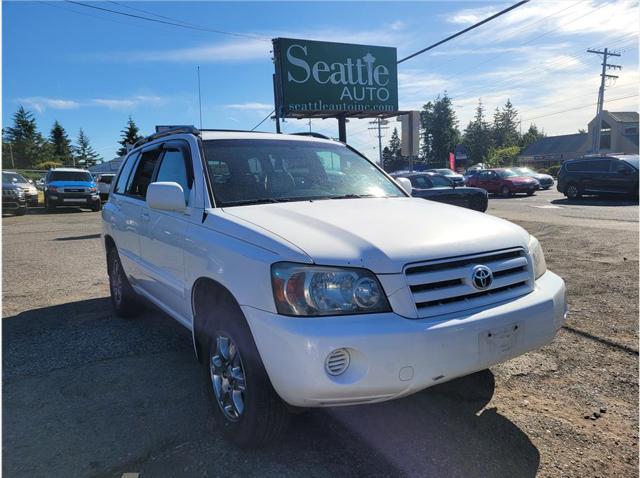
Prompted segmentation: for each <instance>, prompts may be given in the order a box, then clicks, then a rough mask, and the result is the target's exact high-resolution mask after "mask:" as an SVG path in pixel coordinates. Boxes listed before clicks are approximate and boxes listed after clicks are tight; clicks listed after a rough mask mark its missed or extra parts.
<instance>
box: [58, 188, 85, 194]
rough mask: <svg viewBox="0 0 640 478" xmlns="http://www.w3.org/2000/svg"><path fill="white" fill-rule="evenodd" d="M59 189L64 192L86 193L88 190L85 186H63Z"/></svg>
mask: <svg viewBox="0 0 640 478" xmlns="http://www.w3.org/2000/svg"><path fill="white" fill-rule="evenodd" d="M59 191H60V192H63V193H86V192H87V191H86V190H85V188H63V189H61V190H59Z"/></svg>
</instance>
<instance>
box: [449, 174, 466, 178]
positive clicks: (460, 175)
mask: <svg viewBox="0 0 640 478" xmlns="http://www.w3.org/2000/svg"><path fill="white" fill-rule="evenodd" d="M445 177H447V178H449V179H464V177H463V176H462V174H450V175H449V176H445Z"/></svg>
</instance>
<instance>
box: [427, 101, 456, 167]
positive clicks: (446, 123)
mask: <svg viewBox="0 0 640 478" xmlns="http://www.w3.org/2000/svg"><path fill="white" fill-rule="evenodd" d="M420 120H421V123H422V124H421V126H422V129H423V134H422V138H423V141H424V142H423V147H422V151H423V158H424V159H426V161H427V162H428V163H433V164H434V165H436V166H444V167H446V166H447V164H448V158H449V153H450V152H453V150H454V148H455V146H456V144H458V143H459V142H460V131H459V130H458V118H457V117H456V113H455V111H454V110H453V105H452V103H451V98H449V96H448V95H447V93H446V92H445V93H444V95H443V96H442V97H440V96H438V97H437V98H436V99H435V101H434V102H433V103H427V104H426V105H424V107H423V109H422V114H421V115H420Z"/></svg>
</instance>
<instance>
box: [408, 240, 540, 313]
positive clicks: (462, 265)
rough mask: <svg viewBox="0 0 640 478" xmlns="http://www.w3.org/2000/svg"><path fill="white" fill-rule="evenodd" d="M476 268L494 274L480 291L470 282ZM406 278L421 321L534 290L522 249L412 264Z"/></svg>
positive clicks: (527, 262) (511, 297)
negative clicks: (490, 281) (488, 284)
mask: <svg viewBox="0 0 640 478" xmlns="http://www.w3.org/2000/svg"><path fill="white" fill-rule="evenodd" d="M478 265H484V266H487V267H488V268H489V269H491V271H492V273H493V282H492V283H491V285H490V286H489V287H488V288H486V289H482V290H480V289H478V288H476V287H475V286H474V285H473V282H472V274H473V269H474V268H475V267H476V266H478ZM405 275H406V277H407V282H408V284H409V288H410V289H411V293H412V295H413V299H414V301H415V304H416V309H417V311H418V317H420V318H424V317H433V316H436V315H442V314H448V313H452V312H458V311H461V310H467V309H473V308H475V307H483V306H486V305H489V304H494V303H496V302H502V301H504V300H509V299H513V298H515V297H519V296H522V295H524V294H527V293H529V292H531V290H532V288H533V283H532V277H531V270H530V267H529V261H528V260H527V256H526V254H525V252H524V250H523V249H521V248H517V249H507V250H501V251H494V252H488V253H484V254H476V255H472V256H463V257H452V258H448V259H439V260H434V261H429V262H425V263H423V264H415V265H413V264H412V265H409V266H407V267H406V268H405Z"/></svg>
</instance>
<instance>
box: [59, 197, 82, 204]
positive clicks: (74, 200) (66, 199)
mask: <svg viewBox="0 0 640 478" xmlns="http://www.w3.org/2000/svg"><path fill="white" fill-rule="evenodd" d="M62 202H71V203H86V202H87V200H86V198H64V199H63V200H62Z"/></svg>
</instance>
